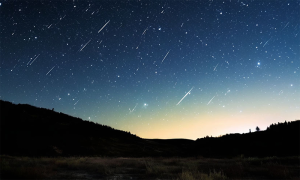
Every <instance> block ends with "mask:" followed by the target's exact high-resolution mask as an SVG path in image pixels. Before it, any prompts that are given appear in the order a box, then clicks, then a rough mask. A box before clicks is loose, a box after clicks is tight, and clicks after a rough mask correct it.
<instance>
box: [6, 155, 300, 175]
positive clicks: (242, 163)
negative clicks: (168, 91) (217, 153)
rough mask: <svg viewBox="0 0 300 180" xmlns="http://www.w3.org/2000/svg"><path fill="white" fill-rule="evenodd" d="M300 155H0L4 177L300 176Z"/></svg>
mask: <svg viewBox="0 0 300 180" xmlns="http://www.w3.org/2000/svg"><path fill="white" fill-rule="evenodd" d="M299 162H300V157H268V158H244V157H238V158H232V159H211V158H202V157H198V158H108V157H56V158H50V157H40V158H31V157H13V156H5V155H2V156H0V163H1V166H0V173H1V179H100V180H110V179H111V180H125V179H157V180H158V179H161V180H163V179H164V180H223V179H300V174H299V170H300V165H299Z"/></svg>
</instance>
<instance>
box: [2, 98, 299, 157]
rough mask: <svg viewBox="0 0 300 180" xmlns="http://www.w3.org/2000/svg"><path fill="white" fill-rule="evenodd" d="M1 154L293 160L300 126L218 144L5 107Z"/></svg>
mask: <svg viewBox="0 0 300 180" xmlns="http://www.w3.org/2000/svg"><path fill="white" fill-rule="evenodd" d="M0 110H1V112H0V114H1V116H0V123H1V124H0V133H1V134H0V135H1V137H0V138H1V139H0V142H1V144H0V145H1V151H0V153H1V154H6V155H17V156H114V157H120V156H127V157H142V156H164V157H165V156H181V157H184V156H206V157H234V156H240V155H242V154H243V155H244V156H289V155H299V152H300V151H299V146H300V141H299V135H300V134H299V130H300V121H299V120H298V121H293V122H288V123H287V122H286V123H279V124H277V125H271V126H270V127H269V128H268V130H266V131H259V132H253V133H247V134H229V135H225V136H222V137H219V138H214V137H206V138H201V139H197V140H196V141H193V140H187V139H169V140H162V139H142V138H140V137H138V136H136V135H133V134H130V133H129V132H125V131H121V130H116V129H113V128H111V127H109V126H105V125H101V124H97V123H94V122H90V121H85V120H82V119H79V118H75V117H72V116H69V115H67V114H64V113H60V112H55V111H53V110H49V109H44V108H37V107H34V106H31V105H27V104H18V105H16V104H12V103H10V102H6V101H0Z"/></svg>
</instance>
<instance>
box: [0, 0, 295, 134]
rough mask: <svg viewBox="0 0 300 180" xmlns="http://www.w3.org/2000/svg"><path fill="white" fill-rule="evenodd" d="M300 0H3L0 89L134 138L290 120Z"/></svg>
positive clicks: (244, 128)
mask: <svg viewBox="0 0 300 180" xmlns="http://www.w3.org/2000/svg"><path fill="white" fill-rule="evenodd" d="M299 9H300V1H297V0H285V1H269V0H244V1H239V0H224V1H221V0H207V1H94V0H92V1H77V0H74V1H68V0H67V1H25V0H22V1H21V0H17V1H12V0H9V1H5V0H4V1H2V2H1V4H0V13H1V18H0V22H1V24H0V28H1V31H0V42H1V44H0V63H1V64H0V98H1V99H3V100H7V101H12V102H14V103H26V104H31V105H34V106H38V107H45V108H49V109H52V108H54V109H55V111H58V112H64V113H67V114H70V115H72V116H75V117H80V118H82V119H85V120H90V121H94V122H98V123H101V124H105V125H109V126H111V127H113V128H116V129H122V130H125V131H130V132H131V133H133V134H137V135H138V136H140V137H143V138H190V139H196V138H199V137H203V136H206V135H213V136H218V135H221V134H225V133H230V132H248V131H249V129H251V128H252V131H254V128H255V127H256V126H259V127H261V129H265V128H266V127H267V125H269V124H271V123H274V122H282V121H284V120H288V121H293V120H295V119H299V118H300V108H299V107H300V85H299V83H300V76H299V73H300V55H299V53H300V38H299V37H300V35H299V32H300V23H299V19H300V11H299Z"/></svg>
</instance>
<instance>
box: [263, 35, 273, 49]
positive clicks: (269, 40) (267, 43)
mask: <svg viewBox="0 0 300 180" xmlns="http://www.w3.org/2000/svg"><path fill="white" fill-rule="evenodd" d="M271 39H272V37H271V38H270V39H269V40H267V42H265V44H264V45H263V47H265V45H267V44H268V42H269V41H270V40H271Z"/></svg>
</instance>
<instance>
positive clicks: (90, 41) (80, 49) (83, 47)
mask: <svg viewBox="0 0 300 180" xmlns="http://www.w3.org/2000/svg"><path fill="white" fill-rule="evenodd" d="M91 40H92V39H90V40H89V41H88V42H87V43H85V45H84V46H83V47H82V48H81V49H80V50H79V51H82V50H83V49H84V48H85V46H87V45H88V44H89V43H90V42H91Z"/></svg>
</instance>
